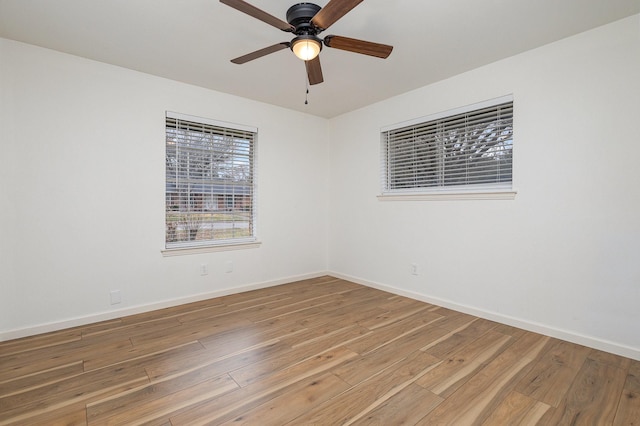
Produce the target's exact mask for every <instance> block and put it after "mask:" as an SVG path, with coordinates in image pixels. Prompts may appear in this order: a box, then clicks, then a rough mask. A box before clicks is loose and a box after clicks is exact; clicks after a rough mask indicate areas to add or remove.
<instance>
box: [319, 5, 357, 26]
mask: <svg viewBox="0 0 640 426" xmlns="http://www.w3.org/2000/svg"><path fill="white" fill-rule="evenodd" d="M360 3H362V0H331V1H330V2H329V3H327V5H326V6H325V7H323V8H322V9H320V11H319V12H318V13H316V16H314V17H313V18H312V19H311V23H312V24H313V25H315V26H316V27H318V28H321V29H323V30H326V29H327V28H329V27H330V26H331V25H332V24H333V23H334V22H336V21H337V20H338V19H340V18H342V17H343V16H344V15H346V14H347V13H348V12H349V11H350V10H351V9H353V8H354V7H356V6H357V5H359V4H360Z"/></svg>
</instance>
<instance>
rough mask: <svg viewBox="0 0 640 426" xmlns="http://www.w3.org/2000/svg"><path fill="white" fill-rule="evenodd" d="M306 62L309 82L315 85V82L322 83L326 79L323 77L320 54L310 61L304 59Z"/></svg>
mask: <svg viewBox="0 0 640 426" xmlns="http://www.w3.org/2000/svg"><path fill="white" fill-rule="evenodd" d="M304 64H305V66H306V67H307V76H308V77H309V84H311V85H312V86H313V85H314V84H318V83H322V82H323V81H324V79H323V78H322V67H321V66H320V56H316V57H315V58H313V59H312V60H310V61H304Z"/></svg>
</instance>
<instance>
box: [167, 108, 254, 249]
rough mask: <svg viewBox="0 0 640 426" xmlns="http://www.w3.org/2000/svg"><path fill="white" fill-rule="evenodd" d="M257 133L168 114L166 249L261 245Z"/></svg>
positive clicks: (236, 126) (242, 127)
mask: <svg viewBox="0 0 640 426" xmlns="http://www.w3.org/2000/svg"><path fill="white" fill-rule="evenodd" d="M255 139H256V129H255V128H251V127H245V126H239V125H229V124H228V123H219V122H216V121H213V120H207V119H202V118H199V117H191V116H186V115H182V114H177V113H171V112H167V114H166V221H165V223H166V235H165V236H166V238H165V241H166V248H168V249H169V248H182V247H199V246H208V245H224V244H235V243H240V242H251V241H255V197H254V195H255V180H254V175H255V171H254V169H255Z"/></svg>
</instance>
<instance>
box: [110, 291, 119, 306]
mask: <svg viewBox="0 0 640 426" xmlns="http://www.w3.org/2000/svg"><path fill="white" fill-rule="evenodd" d="M109 297H110V300H111V304H112V305H117V304H118V303H120V302H122V298H121V296H120V290H111V292H110V293H109Z"/></svg>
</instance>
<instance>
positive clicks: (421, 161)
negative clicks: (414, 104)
mask: <svg viewBox="0 0 640 426" xmlns="http://www.w3.org/2000/svg"><path fill="white" fill-rule="evenodd" d="M381 136H382V138H381V139H382V198H384V196H385V195H391V196H393V195H396V196H397V195H409V194H464V193H471V194H474V193H475V194H478V193H500V192H505V193H506V192H509V193H511V194H513V192H511V187H512V185H511V183H512V176H513V161H512V159H513V154H512V153H513V98H512V97H510V96H509V97H505V98H500V99H498V100H493V101H488V102H485V103H483V104H476V105H471V106H469V107H466V108H463V109H459V110H456V111H449V112H446V113H442V114H438V115H434V116H430V117H426V118H422V119H418V120H414V121H412V122H409V123H403V124H400V125H398V126H393V127H390V128H386V129H383V131H382V135H381Z"/></svg>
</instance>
